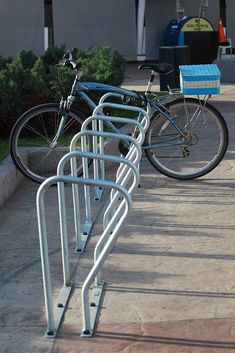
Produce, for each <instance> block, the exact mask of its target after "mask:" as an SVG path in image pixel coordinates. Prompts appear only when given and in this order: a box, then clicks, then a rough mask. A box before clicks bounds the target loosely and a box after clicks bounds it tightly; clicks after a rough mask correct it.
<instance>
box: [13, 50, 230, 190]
mask: <svg viewBox="0 0 235 353" xmlns="http://www.w3.org/2000/svg"><path fill="white" fill-rule="evenodd" d="M62 65H64V66H66V67H70V68H71V69H73V70H74V71H75V75H76V76H75V80H74V83H73V86H72V90H71V93H70V95H69V96H68V97H67V98H66V99H62V100H61V102H60V103H59V104H56V103H48V104H42V105H39V106H36V107H34V108H32V109H30V110H28V111H27V112H25V113H24V114H23V115H22V116H21V117H20V118H19V119H18V120H17V122H16V124H15V126H14V127H13V130H12V132H11V136H10V151H11V156H12V159H13V161H14V164H15V165H16V167H17V168H18V169H19V170H20V171H21V173H22V174H24V175H25V176H26V177H28V178H29V179H31V180H32V181H35V182H38V183H41V182H42V181H44V180H45V178H47V177H48V176H51V175H55V174H56V168H57V164H58V162H59V160H60V159H61V157H62V156H63V155H64V154H65V153H67V152H68V151H69V144H70V141H71V138H72V137H73V135H74V134H75V133H77V132H79V131H80V129H81V125H82V123H83V122H84V120H85V117H84V116H83V115H82V114H81V113H80V112H79V111H77V110H74V108H73V105H74V102H75V100H76V101H77V100H78V99H82V100H83V102H85V103H86V104H87V106H88V107H89V108H90V110H91V112H92V111H93V110H94V108H95V107H96V106H97V105H96V103H95V102H94V101H93V99H91V97H90V96H89V93H90V92H91V91H102V92H103V91H104V92H113V93H118V94H120V95H121V96H122V101H124V102H125V103H126V102H128V101H131V102H132V104H133V103H134V104H137V105H140V106H142V107H143V108H145V107H146V106H147V104H148V105H149V106H150V107H151V115H150V116H151V121H150V126H149V128H148V130H147V132H146V136H145V143H144V145H143V146H142V148H143V150H144V151H145V154H146V156H147V158H148V160H149V162H150V163H151V164H152V165H153V166H154V167H155V168H156V169H157V170H158V171H159V172H160V173H162V174H165V175H166V176H168V177H172V178H176V179H193V178H198V177H201V176H203V175H205V174H207V173H209V172H210V171H211V170H213V169H214V168H215V167H216V166H217V165H218V164H219V163H220V161H221V160H222V159H223V157H224V155H225V153H226V150H227V146H228V129H227V126H226V123H225V121H224V119H223V117H222V115H221V114H220V112H219V111H218V110H217V109H216V108H215V107H213V106H212V105H211V104H210V103H208V99H209V97H210V96H207V97H205V99H203V100H200V99H199V98H198V99H197V98H189V97H184V96H183V95H181V97H180V98H179V96H178V95H176V96H175V95H174V94H173V95H169V96H168V98H169V97H170V98H171V100H170V101H169V102H168V103H165V101H162V100H161V98H159V95H158V94H156V93H153V92H152V90H151V88H152V84H153V81H154V77H155V76H156V75H158V74H160V75H161V74H167V73H169V72H171V71H172V66H171V65H170V64H167V63H160V64H156V65H147V64H146V65H145V64H143V65H140V66H139V69H142V70H149V71H150V79H149V82H148V85H147V89H146V92H145V94H144V95H141V94H139V93H138V92H134V91H130V90H127V89H123V88H120V87H115V86H111V85H106V84H102V83H96V82H81V80H80V79H81V76H82V72H81V64H80V63H79V62H77V61H75V60H74V58H73V53H72V52H69V53H68V55H67V56H66V57H65V59H64V60H63V63H62ZM108 129H109V131H110V130H111V131H115V132H117V131H119V128H117V126H114V125H113V124H112V123H111V122H109V123H108ZM119 147H120V151H121V152H122V154H125V153H126V152H125V151H126V150H128V146H127V145H125V143H121V144H119ZM68 169H69V168H68ZM80 172H81V170H78V174H79V173H80Z"/></svg>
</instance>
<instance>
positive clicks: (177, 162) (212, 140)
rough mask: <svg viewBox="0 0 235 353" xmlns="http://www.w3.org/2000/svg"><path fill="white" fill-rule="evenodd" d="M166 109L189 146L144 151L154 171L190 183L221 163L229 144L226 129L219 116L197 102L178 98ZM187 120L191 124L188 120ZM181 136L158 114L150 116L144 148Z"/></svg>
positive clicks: (216, 111) (207, 106)
mask: <svg viewBox="0 0 235 353" xmlns="http://www.w3.org/2000/svg"><path fill="white" fill-rule="evenodd" d="M167 108H168V109H169V111H170V112H171V113H172V116H174V119H175V120H176V121H177V124H178V125H179V126H180V127H181V128H182V130H183V131H184V132H186V133H187V134H188V136H190V140H191V143H190V145H188V146H185V144H184V143H183V142H182V144H181V145H177V146H176V145H175V146H173V145H171V146H168V147H159V148H156V149H155V148H154V149H146V150H145V153H146V156H147V158H148V160H149V162H150V163H151V164H152V166H153V167H154V168H156V169H157V170H158V171H159V172H160V173H162V174H164V175H166V176H168V177H171V178H174V179H184V180H191V179H194V178H199V177H201V176H203V175H206V174H207V173H209V172H211V171H212V170H213V169H214V168H215V167H216V166H217V165H218V164H219V163H220V161H221V160H222V159H223V157H224V155H225V153H226V150H227V146H228V141H229V135H228V128H227V125H226V122H225V120H224V118H223V116H222V115H221V113H220V112H219V111H218V110H217V109H216V108H215V107H214V106H212V105H211V104H209V103H208V102H207V103H205V102H203V101H199V100H198V99H196V98H179V99H177V100H174V101H172V102H170V103H169V104H168V105H167ZM189 119H190V120H189ZM173 136H175V138H176V139H178V141H179V140H180V139H181V136H180V134H179V133H178V132H177V131H176V129H175V128H174V127H173V125H172V124H170V123H168V122H166V119H165V118H164V117H163V116H162V115H161V114H160V113H157V112H156V113H155V114H153V116H152V118H151V121H150V126H149V128H148V130H147V132H146V137H145V146H151V145H154V144H157V143H161V142H162V141H163V140H164V141H166V140H167V139H169V138H172V137H173Z"/></svg>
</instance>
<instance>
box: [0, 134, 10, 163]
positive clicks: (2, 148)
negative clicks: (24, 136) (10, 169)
mask: <svg viewBox="0 0 235 353" xmlns="http://www.w3.org/2000/svg"><path fill="white" fill-rule="evenodd" d="M8 154H9V140H8V139H1V140H0V163H1V162H2V161H3V159H4V158H6V157H7V156H8Z"/></svg>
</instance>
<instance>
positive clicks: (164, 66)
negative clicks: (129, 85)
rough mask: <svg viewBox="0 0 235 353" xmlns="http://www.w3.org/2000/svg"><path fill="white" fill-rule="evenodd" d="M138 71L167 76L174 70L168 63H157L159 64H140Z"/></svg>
mask: <svg viewBox="0 0 235 353" xmlns="http://www.w3.org/2000/svg"><path fill="white" fill-rule="evenodd" d="M138 70H150V71H154V72H155V73H158V74H162V75H164V74H169V72H171V71H173V70H174V67H173V65H172V64H169V63H159V64H142V65H139V66H138Z"/></svg>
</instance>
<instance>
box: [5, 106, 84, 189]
mask: <svg viewBox="0 0 235 353" xmlns="http://www.w3.org/2000/svg"><path fill="white" fill-rule="evenodd" d="M60 119H61V116H60V114H59V106H58V104H56V103H48V104H42V105H39V106H37V107H34V108H32V109H30V110H28V111H27V112H25V113H24V114H23V115H22V116H21V117H20V118H19V119H18V120H17V122H16V124H15V125H14V127H13V129H12V132H11V135H10V153H11V157H12V159H13V162H14V164H15V166H16V167H17V168H18V169H19V170H20V172H21V173H22V174H23V175H24V176H26V177H27V178H29V179H30V180H32V181H34V182H37V183H42V182H43V181H44V180H45V179H46V178H48V177H50V176H52V175H56V169H57V164H58V162H59V160H60V159H61V158H62V157H63V155H65V154H66V153H68V152H69V145H70V141H71V139H72V137H73V136H74V135H75V134H76V133H78V132H79V131H80V130H81V125H82V123H83V121H84V118H83V116H82V115H81V114H80V113H78V112H75V111H73V110H71V111H70V113H69V116H68V119H67V121H66V124H65V126H64V130H63V134H62V136H61V137H60V138H59V140H58V143H57V145H56V146H53V145H52V141H53V138H54V137H55V135H56V132H57V130H58V126H59V122H60ZM78 165H79V166H80V167H79V169H78V175H80V174H81V172H82V169H81V159H80V158H79V160H78ZM69 173H70V165H69V163H67V164H66V168H65V174H69Z"/></svg>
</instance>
